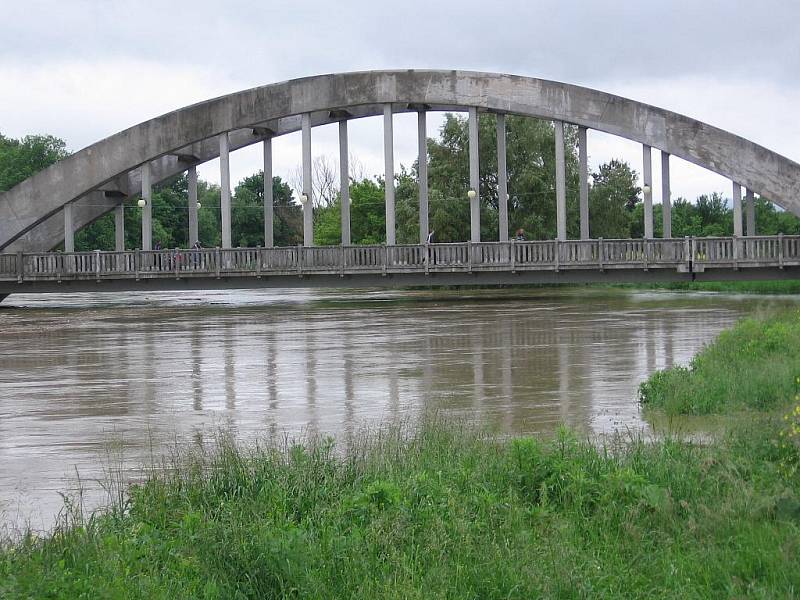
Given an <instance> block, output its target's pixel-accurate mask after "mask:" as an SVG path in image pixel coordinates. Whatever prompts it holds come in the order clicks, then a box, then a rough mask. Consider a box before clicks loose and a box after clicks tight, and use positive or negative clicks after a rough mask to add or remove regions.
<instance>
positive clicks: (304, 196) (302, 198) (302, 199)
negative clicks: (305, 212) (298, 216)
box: [300, 192, 308, 206]
mask: <svg viewBox="0 0 800 600" xmlns="http://www.w3.org/2000/svg"><path fill="white" fill-rule="evenodd" d="M300 202H301V203H302V204H303V205H304V206H305V204H306V203H308V194H306V193H305V192H303V193H302V194H300Z"/></svg>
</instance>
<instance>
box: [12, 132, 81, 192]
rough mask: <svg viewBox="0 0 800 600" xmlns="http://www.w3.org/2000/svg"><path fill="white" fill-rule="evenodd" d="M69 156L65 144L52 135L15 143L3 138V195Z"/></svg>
mask: <svg viewBox="0 0 800 600" xmlns="http://www.w3.org/2000/svg"><path fill="white" fill-rule="evenodd" d="M67 156H69V152H68V151H67V145H66V143H65V142H64V140H62V139H60V138H57V137H55V136H52V135H26V136H25V137H23V138H20V139H19V140H15V139H13V138H7V137H5V136H3V135H2V134H0V192H5V191H7V190H10V189H11V188H12V187H14V186H15V185H17V184H18V183H19V182H20V181H24V180H25V179H27V178H28V177H30V176H31V175H33V174H35V173H38V172H39V171H41V170H42V169H44V168H45V167H48V166H50V165H51V164H53V163H54V162H56V161H59V160H61V159H62V158H65V157H67Z"/></svg>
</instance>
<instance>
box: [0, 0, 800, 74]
mask: <svg viewBox="0 0 800 600" xmlns="http://www.w3.org/2000/svg"><path fill="white" fill-rule="evenodd" d="M6 10H7V12H10V14H9V15H7V17H8V18H6V19H4V23H3V24H2V25H0V39H3V40H4V43H3V45H2V47H0V57H2V59H3V60H15V61H46V60H50V59H52V58H53V57H60V58H64V57H67V58H81V59H87V60H90V59H91V58H93V57H98V56H104V57H116V56H125V57H134V58H140V59H147V60H154V61H159V62H163V63H167V64H175V65H176V66H180V65H181V64H193V65H197V64H203V65H207V66H208V67H209V68H210V69H211V70H218V71H222V72H225V73H226V74H228V75H229V76H230V77H231V78H233V79H236V80H240V81H243V82H247V83H248V84H251V83H252V84H253V85H255V84H258V83H267V82H269V81H273V80H275V79H284V78H290V77H296V76H302V75H312V74H317V73H320V72H329V71H342V70H352V69H366V68H389V67H396V68H410V67H437V68H474V69H485V70H499V71H509V72H515V73H520V74H526V75H536V76H542V77H547V78H554V79H560V80H568V81H573V82H576V83H586V84H592V83H597V82H601V81H608V80H617V81H618V80H625V79H636V78H642V77H649V78H659V77H665V78H666V77H673V76H676V75H704V74H709V75H711V74H713V75H714V76H716V77H722V78H725V77H758V78H768V79H772V80H776V81H781V82H784V83H785V85H787V86H795V85H797V83H796V74H797V73H798V72H800V42H798V37H797V34H796V31H795V28H796V24H797V22H798V20H799V19H798V17H800V3H796V2H786V1H776V0H768V1H766V2H759V3H754V2H741V1H730V0H728V1H725V2H722V1H717V0H710V1H709V0H706V1H703V2H697V1H694V2H688V1H683V0H678V1H674V2H663V1H662V2H642V1H638V2H633V1H614V0H599V1H595V2H563V1H562V2H558V1H555V0H540V1H538V2H536V1H534V2H524V1H523V2H514V1H500V2H476V1H474V0H467V1H461V2H453V1H447V2H432V1H427V2H423V1H420V0H407V1H405V2H401V3H376V2H374V1H366V0H355V1H351V2H341V3H331V2H328V1H324V2H323V1H315V2H302V1H298V2H288V1H283V0H281V1H275V2H252V1H250V2H244V1H242V0H233V1H230V2H226V3H219V2H208V1H205V0H201V1H196V2H192V3H180V4H178V3H163V2H151V1H139V2H135V1H134V2H101V1H96V2H89V1H86V0H84V1H82V2H69V3H67V2H57V1H54V2H45V1H41V0H40V1H34V2H32V3H17V4H16V5H14V6H12V7H10V10H9V9H6Z"/></svg>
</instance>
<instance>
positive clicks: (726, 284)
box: [621, 279, 800, 294]
mask: <svg viewBox="0 0 800 600" xmlns="http://www.w3.org/2000/svg"><path fill="white" fill-rule="evenodd" d="M621 285H622V287H631V288H636V289H658V290H674V291H687V292H728V293H736V294H800V279H781V280H769V281H673V282H664V283H648V284H621Z"/></svg>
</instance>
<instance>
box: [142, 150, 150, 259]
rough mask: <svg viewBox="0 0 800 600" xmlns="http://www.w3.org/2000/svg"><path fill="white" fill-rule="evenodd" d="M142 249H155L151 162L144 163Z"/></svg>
mask: <svg viewBox="0 0 800 600" xmlns="http://www.w3.org/2000/svg"><path fill="white" fill-rule="evenodd" d="M142 200H144V206H143V207H142V250H152V249H153V183H152V181H151V179H150V163H144V164H143V165H142Z"/></svg>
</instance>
